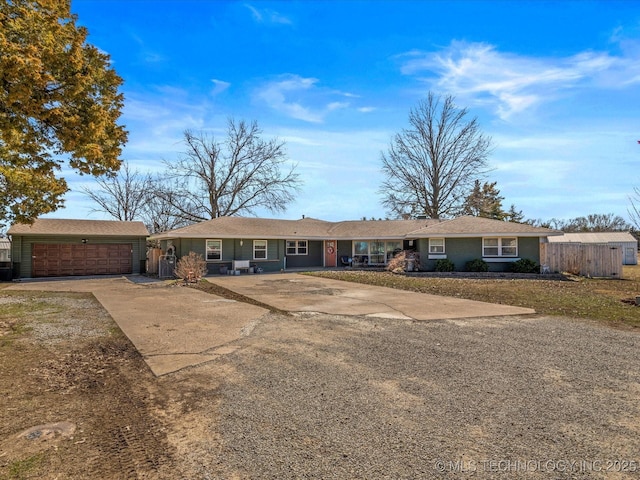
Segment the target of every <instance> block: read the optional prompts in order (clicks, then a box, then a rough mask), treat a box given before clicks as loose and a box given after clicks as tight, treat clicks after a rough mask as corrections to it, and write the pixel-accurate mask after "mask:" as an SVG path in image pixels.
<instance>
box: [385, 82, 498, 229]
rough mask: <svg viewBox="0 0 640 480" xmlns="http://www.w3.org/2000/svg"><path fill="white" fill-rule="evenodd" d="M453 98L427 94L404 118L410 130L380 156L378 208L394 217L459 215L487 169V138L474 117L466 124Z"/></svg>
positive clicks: (397, 135) (463, 112)
mask: <svg viewBox="0 0 640 480" xmlns="http://www.w3.org/2000/svg"><path fill="white" fill-rule="evenodd" d="M467 114H468V112H467V110H466V109H464V108H463V109H459V108H457V107H456V106H455V104H454V99H453V97H452V96H447V97H445V98H444V100H442V98H441V97H436V96H434V95H433V93H431V92H429V95H428V96H427V99H426V100H423V101H421V102H420V103H419V104H418V106H417V107H416V108H413V109H411V111H410V113H409V124H410V128H408V129H403V130H402V132H401V133H398V134H396V135H395V136H394V137H393V140H392V142H391V144H390V146H389V150H388V151H387V152H386V153H385V152H382V155H381V158H382V172H383V174H384V176H385V177H386V178H385V180H384V181H383V182H382V184H381V186H380V193H381V194H382V195H383V202H382V203H383V205H384V206H385V207H386V208H388V209H389V210H390V211H391V212H392V214H394V215H395V216H401V215H402V214H407V213H409V214H413V215H415V214H426V215H428V216H429V217H431V218H440V217H446V216H450V215H454V214H455V213H456V212H457V211H459V209H460V207H461V204H462V203H463V202H464V199H465V197H466V195H468V193H469V192H470V191H471V189H472V188H473V184H474V181H475V180H476V179H477V178H478V177H479V176H481V175H482V174H484V173H485V172H486V170H487V157H488V155H489V153H490V150H491V139H490V138H489V137H486V136H484V135H483V134H482V133H481V132H480V127H479V125H478V121H477V119H476V118H473V119H471V120H467Z"/></svg>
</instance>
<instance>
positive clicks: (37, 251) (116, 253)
mask: <svg viewBox="0 0 640 480" xmlns="http://www.w3.org/2000/svg"><path fill="white" fill-rule="evenodd" d="M8 233H9V235H11V239H12V258H13V272H14V278H16V277H18V278H20V277H21V278H35V277H66V276H85V275H126V274H132V273H144V263H145V260H146V239H147V236H148V235H149V233H148V231H147V228H146V227H145V226H144V224H143V223H142V222H118V221H110V220H62V219H38V220H36V221H35V222H34V223H33V225H22V224H16V225H13V226H12V227H11V228H10V229H9V232H8Z"/></svg>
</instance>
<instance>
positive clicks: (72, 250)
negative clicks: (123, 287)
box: [32, 243, 133, 277]
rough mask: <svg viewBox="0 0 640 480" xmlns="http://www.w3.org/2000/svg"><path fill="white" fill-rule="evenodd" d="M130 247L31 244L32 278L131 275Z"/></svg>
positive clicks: (126, 244)
mask: <svg viewBox="0 0 640 480" xmlns="http://www.w3.org/2000/svg"><path fill="white" fill-rule="evenodd" d="M132 256H133V255H132V245H131V244H130V243H118V244H90V243H86V244H78V243H68V244H46V243H34V244H33V251H32V270H33V276H34V277H65V276H70V275H121V274H129V273H131V272H132V268H131V267H132V263H133V262H132Z"/></svg>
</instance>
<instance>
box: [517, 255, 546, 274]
mask: <svg viewBox="0 0 640 480" xmlns="http://www.w3.org/2000/svg"><path fill="white" fill-rule="evenodd" d="M510 270H511V271H512V272H514V273H539V272H540V265H538V264H537V263H536V262H534V261H533V260H529V259H528V258H521V259H520V260H518V261H517V262H513V263H512V264H511V267H510Z"/></svg>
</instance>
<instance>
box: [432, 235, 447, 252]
mask: <svg viewBox="0 0 640 480" xmlns="http://www.w3.org/2000/svg"><path fill="white" fill-rule="evenodd" d="M429 253H444V238H430V239H429Z"/></svg>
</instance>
